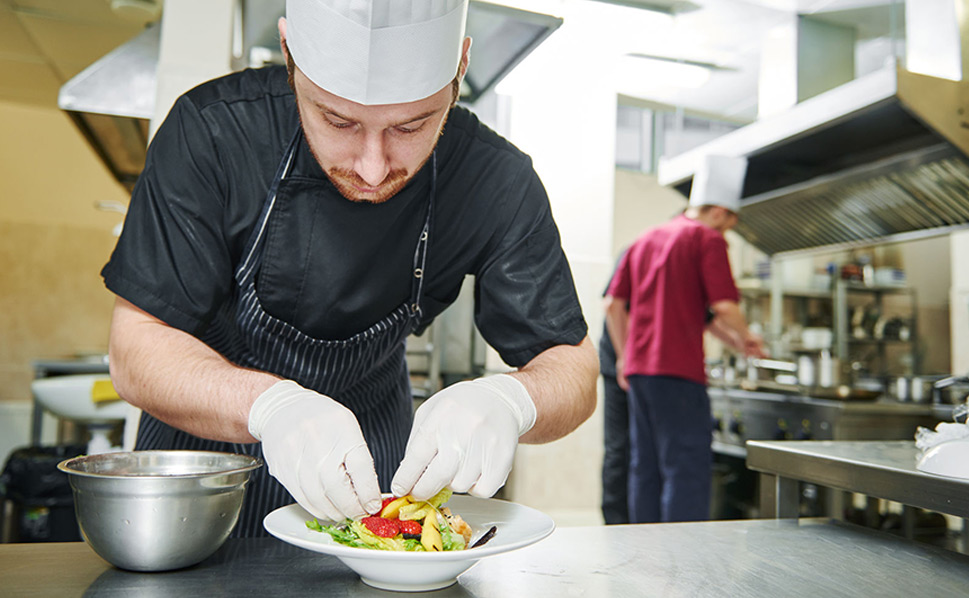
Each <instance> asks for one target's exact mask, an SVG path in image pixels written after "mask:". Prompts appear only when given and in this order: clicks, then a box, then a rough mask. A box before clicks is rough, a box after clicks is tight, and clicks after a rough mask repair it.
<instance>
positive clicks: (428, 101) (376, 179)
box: [294, 69, 451, 203]
mask: <svg viewBox="0 0 969 598" xmlns="http://www.w3.org/2000/svg"><path fill="white" fill-rule="evenodd" d="M294 84H295V87H296V103H297V105H298V106H299V114H300V120H301V122H302V124H303V131H304V132H305V133H306V141H307V143H309V146H310V150H311V151H312V152H313V156H314V157H315V158H316V161H317V162H319V163H320V166H321V167H322V168H323V171H324V172H326V175H327V176H328V177H329V178H330V180H331V181H332V182H333V184H334V185H335V186H336V188H337V189H338V190H339V191H340V193H342V194H343V196H344V197H346V198H347V199H349V200H350V201H364V202H371V203H380V202H384V201H387V200H388V199H390V198H391V197H393V196H394V195H395V194H396V193H397V192H398V191H400V190H401V188H403V187H404V185H406V184H407V181H409V180H410V179H411V178H413V177H414V175H415V174H416V173H417V171H418V170H420V168H421V166H423V165H424V162H426V161H427V159H428V158H429V157H430V155H431V152H432V151H433V149H434V145H435V144H436V143H437V139H438V137H440V135H441V131H442V129H443V128H444V122H445V120H447V114H448V110H449V108H450V107H451V88H450V86H448V87H445V88H444V89H442V90H440V91H439V92H437V93H435V94H434V95H432V96H430V97H428V98H424V99H423V100H419V101H416V102H409V103H406V104H387V105H381V106H364V105H362V104H357V103H356V102H351V101H350V100H346V99H343V98H341V97H339V96H335V95H333V94H331V93H329V92H327V91H325V90H323V89H321V88H319V87H317V86H316V85H314V84H313V82H312V81H310V80H309V79H308V78H306V77H305V76H304V75H303V73H302V72H301V71H300V70H299V69H296V73H295V76H294Z"/></svg>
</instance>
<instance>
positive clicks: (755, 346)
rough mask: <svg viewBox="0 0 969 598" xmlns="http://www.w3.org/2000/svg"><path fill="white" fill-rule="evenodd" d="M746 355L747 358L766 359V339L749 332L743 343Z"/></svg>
mask: <svg viewBox="0 0 969 598" xmlns="http://www.w3.org/2000/svg"><path fill="white" fill-rule="evenodd" d="M743 351H744V355H746V356H747V357H757V358H760V359H764V358H766V357H767V356H768V355H767V350H766V349H765V348H764V339H763V338H762V337H761V336H760V335H759V334H756V333H753V332H748V333H747V334H746V336H744V341H743Z"/></svg>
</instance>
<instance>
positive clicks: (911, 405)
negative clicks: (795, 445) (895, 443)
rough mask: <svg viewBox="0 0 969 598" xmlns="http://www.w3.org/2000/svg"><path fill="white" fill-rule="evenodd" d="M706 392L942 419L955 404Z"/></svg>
mask: <svg viewBox="0 0 969 598" xmlns="http://www.w3.org/2000/svg"><path fill="white" fill-rule="evenodd" d="M707 393H708V394H709V395H710V396H726V397H732V398H737V399H745V400H753V401H765V402H775V403H804V404H811V405H820V406H824V407H830V408H836V409H840V410H843V411H845V412H849V413H858V414H876V413H886V414H906V415H928V416H937V417H939V418H940V420H942V421H950V420H951V419H952V408H953V406H952V405H938V404H933V403H915V402H912V401H905V402H903V401H898V400H895V399H892V398H890V397H887V396H884V397H881V398H878V399H875V400H836V399H820V398H817V397H812V396H810V395H806V394H795V393H786V392H771V391H764V390H745V389H743V388H735V387H725V386H710V387H709V388H708V389H707Z"/></svg>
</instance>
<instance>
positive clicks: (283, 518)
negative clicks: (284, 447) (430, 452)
mask: <svg viewBox="0 0 969 598" xmlns="http://www.w3.org/2000/svg"><path fill="white" fill-rule="evenodd" d="M445 506H447V507H448V508H450V509H451V512H453V513H455V514H457V515H460V516H461V517H462V518H463V519H464V520H465V521H467V522H468V525H470V526H471V529H472V530H474V533H473V534H472V536H471V544H474V542H475V541H477V539H478V538H479V537H481V536H482V535H483V534H484V533H485V532H487V531H488V530H489V529H490V528H491V526H492V525H494V526H496V527H497V528H498V529H497V532H496V533H495V536H494V537H493V538H492V539H491V540H489V541H488V543H487V544H485V545H484V546H480V547H478V548H469V549H467V550H455V551H451V552H434V553H428V552H394V551H386V550H369V549H366V548H353V547H351V546H344V545H343V544H339V543H337V542H336V541H334V540H333V538H331V537H330V535H329V534H327V533H323V532H316V531H313V530H311V529H309V528H307V527H306V522H307V521H308V520H310V519H313V516H312V515H310V514H309V513H307V512H306V511H305V510H303V508H302V507H300V506H299V505H295V504H293V505H289V506H286V507H280V508H278V509H276V510H275V511H273V512H272V513H270V514H269V515H266V518H265V519H264V520H263V526H265V528H266V530H267V531H268V532H269V533H270V534H272V535H274V536H276V537H277V538H279V539H280V540H282V541H283V542H288V543H289V544H293V545H294V546H299V547H300V548H305V549H307V550H312V551H314V552H321V553H323V554H330V555H333V556H335V557H337V558H338V559H340V560H341V561H343V563H344V564H345V565H347V566H348V567H350V568H351V569H353V570H354V571H356V572H357V573H358V574H359V575H360V578H361V579H362V580H363V581H364V583H366V584H367V585H371V586H374V587H376V588H380V589H383V590H395V591H403V592H422V591H429V590H436V589H440V588H445V587H447V586H449V585H451V584H453V583H454V582H455V581H456V579H457V576H458V575H460V574H461V573H463V572H465V571H466V570H467V569H468V568H470V567H471V566H472V565H474V564H475V563H476V562H478V560H480V559H482V558H484V557H488V556H491V555H493V554H501V553H504V552H508V551H511V550H515V549H516V548H521V547H523V546H528V545H529V544H533V543H535V542H538V541H539V540H541V539H542V538H545V537H547V536H548V535H549V534H551V533H552V531H553V530H554V529H555V523H554V522H553V521H552V518H551V517H549V516H548V515H546V514H545V513H542V512H541V511H537V510H535V509H532V508H530V507H526V506H523V505H519V504H515V503H512V502H507V501H503V500H497V499H493V498H492V499H485V498H475V497H473V496H466V495H454V496H452V497H451V500H449V501H448V502H447V504H446V505H445ZM321 523H324V524H326V523H327V522H321Z"/></svg>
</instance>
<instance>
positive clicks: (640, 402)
mask: <svg viewBox="0 0 969 598" xmlns="http://www.w3.org/2000/svg"><path fill="white" fill-rule="evenodd" d="M628 380H629V441H630V463H629V519H630V522H631V523H657V522H667V521H702V520H705V519H709V517H710V480H711V475H712V463H713V451H712V449H711V447H710V443H711V440H712V430H711V427H710V397H709V396H708V395H707V389H706V386H704V385H702V384H699V383H697V382H692V381H690V380H684V379H682V378H672V377H668V376H639V375H633V376H630V377H629V378H628Z"/></svg>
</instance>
